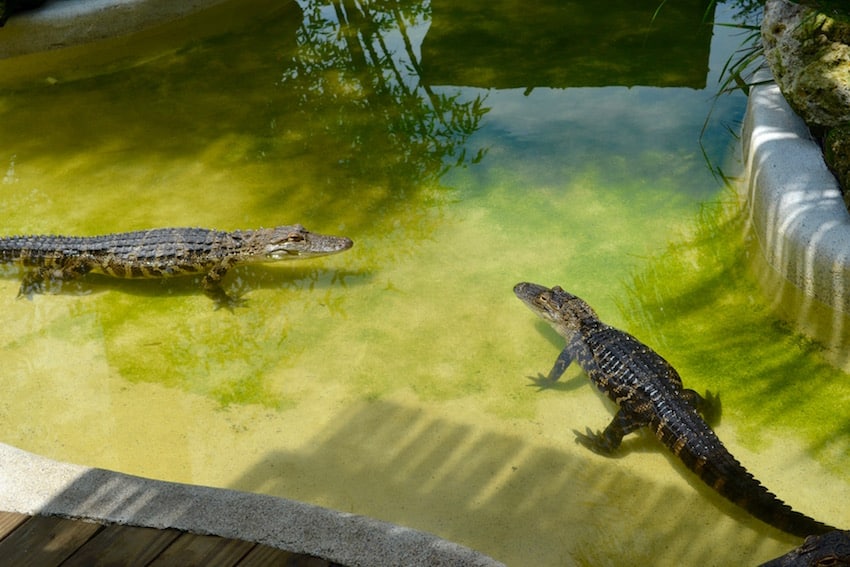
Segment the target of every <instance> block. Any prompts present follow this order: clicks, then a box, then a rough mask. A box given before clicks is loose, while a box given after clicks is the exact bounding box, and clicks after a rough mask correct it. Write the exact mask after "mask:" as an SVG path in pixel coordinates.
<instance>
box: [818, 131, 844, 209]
mask: <svg viewBox="0 0 850 567" xmlns="http://www.w3.org/2000/svg"><path fill="white" fill-rule="evenodd" d="M823 159H824V161H825V162H826V165H828V166H829V169H830V170H831V171H832V173H833V174H835V177H836V178H837V179H838V182H839V183H840V184H841V187H843V188H844V201H845V202H847V203H848V206H850V191H848V188H850V124H846V125H844V126H838V127H836V128H832V129H831V130H830V131H829V132H827V134H826V137H824V140H823Z"/></svg>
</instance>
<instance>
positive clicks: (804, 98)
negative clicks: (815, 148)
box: [761, 0, 850, 127]
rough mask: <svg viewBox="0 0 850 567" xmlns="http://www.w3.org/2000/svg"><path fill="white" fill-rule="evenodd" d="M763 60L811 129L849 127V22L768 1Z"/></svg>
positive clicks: (779, 0) (781, 0) (780, 1)
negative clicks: (846, 125)
mask: <svg viewBox="0 0 850 567" xmlns="http://www.w3.org/2000/svg"><path fill="white" fill-rule="evenodd" d="M761 33H762V43H763V45H764V55H765V59H766V61H767V63H768V65H769V66H770V70H771V71H772V72H773V76H774V78H775V79H776V82H777V84H778V85H779V88H780V90H781V91H782V94H783V95H784V96H785V99H786V100H787V101H788V104H790V105H791V107H792V108H793V109H794V111H795V112H797V114H799V115H800V117H801V118H803V120H804V121H805V122H806V123H807V124H809V125H811V126H823V127H831V126H838V125H842V124H850V20H847V19H840V18H837V17H831V16H829V15H827V14H824V13H821V12H818V11H816V10H814V9H812V8H809V7H806V6H802V5H800V4H794V3H792V2H789V1H788V0H767V3H766V4H765V8H764V18H763V19H762V26H761Z"/></svg>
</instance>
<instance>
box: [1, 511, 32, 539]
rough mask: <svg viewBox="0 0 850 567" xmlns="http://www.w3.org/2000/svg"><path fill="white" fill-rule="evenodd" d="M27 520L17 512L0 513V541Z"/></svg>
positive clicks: (24, 515)
mask: <svg viewBox="0 0 850 567" xmlns="http://www.w3.org/2000/svg"><path fill="white" fill-rule="evenodd" d="M27 518H29V516H27V515H26V514H18V513H17V512H0V539H3V538H4V537H6V536H7V535H9V534H10V533H12V532H13V531H15V529H16V528H17V527H18V526H20V525H21V524H23V523H24V521H26V519H27Z"/></svg>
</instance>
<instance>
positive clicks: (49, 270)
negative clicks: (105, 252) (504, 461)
mask: <svg viewBox="0 0 850 567" xmlns="http://www.w3.org/2000/svg"><path fill="white" fill-rule="evenodd" d="M90 270H91V266H90V265H89V263H88V262H86V261H84V260H82V259H79V258H69V259H67V260H65V261H64V262H62V263H61V265H58V266H57V265H53V266H41V267H39V268H35V269H33V270H28V271H26V272H24V275H23V277H22V278H21V287H20V288H19V289H18V297H26V298H28V299H32V296H33V294H36V293H44V292H45V291H47V290H48V286H49V285H50V284H59V285H61V283H62V282H66V281H70V280H74V279H77V278H79V277H80V276H83V275H85V274H87V273H88V272H89V271H90Z"/></svg>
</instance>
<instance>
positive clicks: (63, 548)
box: [0, 516, 103, 567]
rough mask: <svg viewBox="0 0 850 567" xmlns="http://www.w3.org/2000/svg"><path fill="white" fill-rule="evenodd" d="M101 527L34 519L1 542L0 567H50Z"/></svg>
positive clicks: (51, 518) (49, 519)
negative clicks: (30, 566)
mask: <svg viewBox="0 0 850 567" xmlns="http://www.w3.org/2000/svg"><path fill="white" fill-rule="evenodd" d="M102 528H103V526H101V525H100V524H92V523H89V522H81V521H73V520H66V519H64V518H57V517H55V516H34V517H32V518H30V519H28V520H27V521H25V522H24V523H23V524H21V525H20V526H19V527H18V529H16V530H15V531H13V532H12V533H11V534H9V535H8V536H7V537H6V538H5V539H3V541H0V567H5V566H7V565H8V566H10V567H11V566H15V567H18V566H29V565H32V566H33V567H52V566H54V565H59V564H60V563H61V562H62V561H64V560H65V559H67V558H68V557H69V556H70V555H71V554H72V553H74V551H76V550H77V548H78V547H80V546H81V545H82V544H84V543H85V542H86V541H88V540H89V539H90V538H91V537H92V536H93V535H94V534H96V533H97V532H98V531H100V530H101V529H102Z"/></svg>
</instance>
